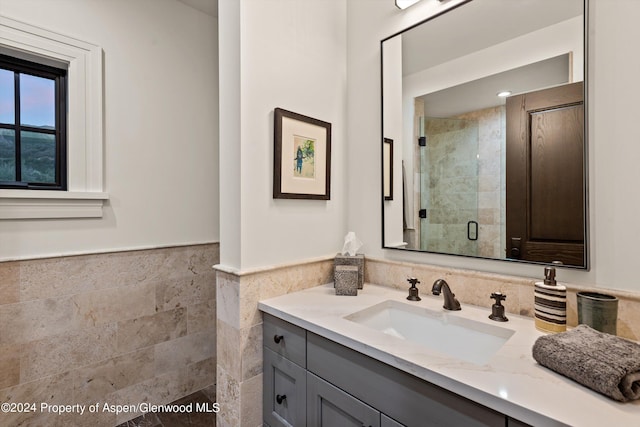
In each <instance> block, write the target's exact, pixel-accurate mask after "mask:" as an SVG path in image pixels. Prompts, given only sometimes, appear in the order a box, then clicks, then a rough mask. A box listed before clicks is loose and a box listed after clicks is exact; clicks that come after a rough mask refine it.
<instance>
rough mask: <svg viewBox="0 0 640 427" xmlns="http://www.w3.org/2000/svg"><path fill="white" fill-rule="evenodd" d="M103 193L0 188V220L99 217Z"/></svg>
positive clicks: (106, 198) (105, 197)
mask: <svg viewBox="0 0 640 427" xmlns="http://www.w3.org/2000/svg"><path fill="white" fill-rule="evenodd" d="M106 200H109V195H108V194H107V193H101V192H68V191H67V192H64V191H46V190H38V191H31V190H0V220H2V219H51V218H102V207H103V205H104V202H105V201H106Z"/></svg>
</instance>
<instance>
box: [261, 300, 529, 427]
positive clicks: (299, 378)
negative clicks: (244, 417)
mask: <svg viewBox="0 0 640 427" xmlns="http://www.w3.org/2000/svg"><path fill="white" fill-rule="evenodd" d="M263 331H264V377H263V378H264V402H263V403H264V413H263V416H264V422H265V424H266V425H268V426H270V427H276V426H287V427H290V426H294V427H304V426H305V425H306V426H309V427H336V426H344V427H348V426H355V427H362V426H364V427H368V426H371V427H406V426H408V427H421V426H445V427H449V426H465V427H482V426H496V427H497V426H499V427H504V426H505V425H509V426H511V425H513V426H517V425H522V424H518V422H517V421H516V420H512V419H511V418H507V417H506V416H505V415H504V414H501V413H499V412H497V411H494V410H492V409H489V408H487V407H485V406H482V405H479V404H477V403H475V402H473V401H471V400H469V399H466V398H464V397H461V396H459V395H457V394H455V393H452V392H450V391H448V390H446V389H443V388H441V387H438V386H436V385H434V384H431V383H428V382H426V381H424V380H421V379H419V378H417V377H415V376H413V375H410V374H408V373H406V372H404V371H401V370H399V369H397V368H394V367H392V366H390V365H387V364H386V363H383V362H380V361H378V360H375V359H373V358H371V357H369V356H366V355H364V354H362V353H359V352H357V351H354V350H351V349H349V348H347V347H345V346H343V345H340V344H338V343H336V342H334V341H331V340H328V339H326V338H323V337H321V336H319V335H316V334H314V333H312V332H309V331H305V330H304V329H302V328H299V327H297V326H294V325H291V324H288V323H287V322H284V321H282V320H280V319H277V318H275V317H273V316H271V315H268V314H266V313H265V314H264V327H263Z"/></svg>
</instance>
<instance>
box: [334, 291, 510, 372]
mask: <svg viewBox="0 0 640 427" xmlns="http://www.w3.org/2000/svg"><path fill="white" fill-rule="evenodd" d="M462 310H463V311H464V307H463V308H462ZM345 319H347V320H350V321H352V322H355V323H358V324H360V325H364V326H366V327H369V328H372V329H375V330H377V331H380V332H384V333H385V334H388V335H392V336H394V337H398V338H402V339H405V340H407V341H411V342H413V343H416V344H420V345H422V346H425V347H427V348H429V349H431V350H435V351H438V352H441V353H444V354H446V355H449V356H453V357H455V358H457V359H461V360H465V361H468V362H472V363H475V364H478V365H484V364H485V363H487V362H488V361H489V359H490V358H491V356H493V355H494V354H495V352H496V351H498V350H499V349H500V347H502V345H503V344H504V343H505V342H507V340H508V339H509V338H510V337H511V335H513V333H514V331H512V330H510V329H507V328H503V327H500V326H496V325H491V324H487V323H482V322H478V321H475V320H471V319H466V318H464V317H462V315H461V312H460V311H458V312H445V311H434V310H429V309H427V308H424V307H420V306H417V305H410V304H405V303H402V302H398V301H390V300H389V301H384V302H382V303H380V304H376V305H374V306H371V307H368V308H366V309H364V310H360V311H358V312H356V313H353V314H350V315H348V316H345Z"/></svg>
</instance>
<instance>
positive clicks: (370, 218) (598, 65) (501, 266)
mask: <svg viewBox="0 0 640 427" xmlns="http://www.w3.org/2000/svg"><path fill="white" fill-rule="evenodd" d="M590 3H591V6H590V19H591V30H590V37H589V38H590V40H589V44H590V49H589V50H590V52H589V59H588V65H589V71H588V77H587V78H588V79H589V83H588V87H589V90H588V103H589V128H588V132H589V174H590V176H589V203H590V212H589V213H590V221H591V224H590V250H591V270H590V271H588V272H585V271H577V270H562V271H560V272H559V274H558V275H559V279H560V280H564V281H569V282H573V283H579V284H585V285H595V286H598V287H602V288H616V289H625V290H632V291H640V281H639V280H638V277H637V276H638V274H637V267H636V264H637V261H636V260H637V257H638V255H637V251H636V249H635V248H636V245H637V242H638V241H639V239H640V228H639V227H637V219H638V218H640V198H638V197H637V191H636V190H635V187H636V186H637V185H638V183H640V168H638V167H637V165H638V164H639V162H640V144H637V143H636V140H637V138H636V137H635V136H634V135H636V134H637V130H636V127H637V126H636V122H637V120H636V119H635V118H636V117H637V116H638V113H639V111H638V110H639V109H640V108H639V107H638V104H637V100H636V98H637V97H636V96H635V94H636V93H637V92H638V91H640V82H639V81H638V78H637V76H638V75H640V58H638V57H637V56H634V55H632V54H630V52H633V44H634V42H635V40H638V39H640V27H638V26H637V22H636V21H637V17H638V16H640V2H637V1H636V0H611V1H606V2H603V1H591V2H590ZM348 6H349V10H348V16H349V37H348V40H349V58H348V70H349V91H348V110H347V113H348V117H349V127H348V130H347V132H348V138H349V141H350V145H349V156H350V158H352V156H356V155H360V156H361V157H362V153H366V154H365V156H366V157H367V158H368V159H369V160H366V159H364V158H363V159H362V161H361V162H360V164H361V167H359V168H358V170H357V171H349V176H348V180H349V189H348V191H349V194H350V195H354V194H357V197H353V196H352V197H350V198H349V209H348V227H349V228H351V229H353V230H354V231H355V232H356V233H357V234H358V235H360V236H361V238H362V240H363V241H365V243H366V244H367V246H366V251H365V252H366V254H368V255H372V256H379V257H384V258H389V259H395V260H404V261H412V262H418V263H432V264H437V265H442V266H451V267H458V268H470V269H476V270H481V271H492V272H498V273H505V274H512V275H517V276H526V277H540V276H541V275H542V268H541V267H538V266H530V265H521V264H515V263H510V262H501V261H486V260H477V259H469V258H460V257H452V256H446V255H434V254H418V253H407V252H401V251H391V250H383V249H381V244H382V243H381V241H380V235H381V232H380V229H381V214H380V213H381V208H380V187H379V184H378V183H379V182H380V166H379V165H380V157H379V156H380V154H379V153H380V150H379V148H378V147H379V145H378V144H379V143H380V137H381V136H380V98H379V94H380V89H379V87H380V66H379V61H380V56H379V55H380V40H382V39H383V38H386V37H388V36H390V35H392V34H394V33H396V32H398V31H400V30H402V29H404V28H406V27H408V26H409V25H411V24H413V23H416V22H419V21H421V20H423V19H425V18H427V17H428V16H430V15H431V14H432V13H434V12H435V11H437V10H439V8H443V7H448V6H449V3H446V4H437V2H432V1H429V0H425V1H423V2H421V3H418V4H416V5H415V6H412V7H411V8H409V9H406V10H405V11H400V10H398V9H396V8H395V7H394V6H393V2H392V1H382V0H378V1H370V0H350V1H349V2H348ZM463 7H464V6H463ZM403 280H404V278H402V277H399V278H398V281H399V282H400V281H403Z"/></svg>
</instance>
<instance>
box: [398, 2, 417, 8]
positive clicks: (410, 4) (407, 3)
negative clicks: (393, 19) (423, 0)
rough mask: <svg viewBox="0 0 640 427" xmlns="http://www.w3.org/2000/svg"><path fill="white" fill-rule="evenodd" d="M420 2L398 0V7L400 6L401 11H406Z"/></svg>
mask: <svg viewBox="0 0 640 427" xmlns="http://www.w3.org/2000/svg"><path fill="white" fill-rule="evenodd" d="M419 1H420V0H396V6H398V8H399V9H406V8H408V7H409V6H412V5H414V4H416V3H418V2H419Z"/></svg>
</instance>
